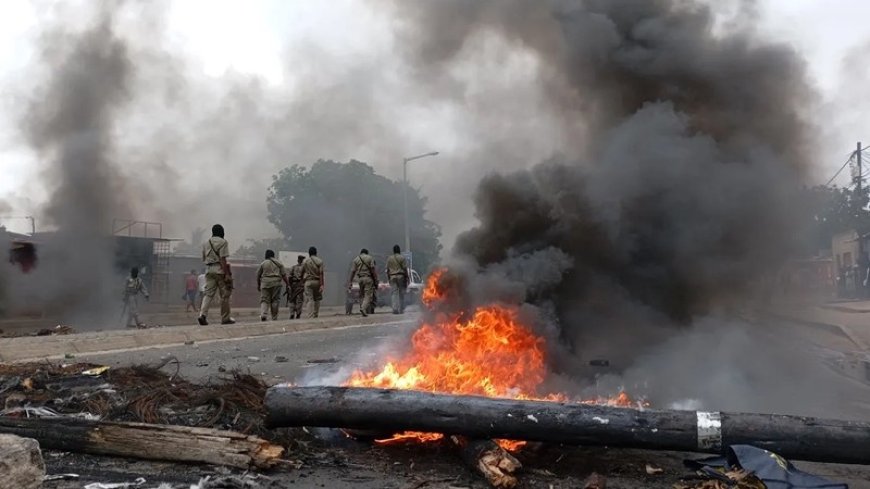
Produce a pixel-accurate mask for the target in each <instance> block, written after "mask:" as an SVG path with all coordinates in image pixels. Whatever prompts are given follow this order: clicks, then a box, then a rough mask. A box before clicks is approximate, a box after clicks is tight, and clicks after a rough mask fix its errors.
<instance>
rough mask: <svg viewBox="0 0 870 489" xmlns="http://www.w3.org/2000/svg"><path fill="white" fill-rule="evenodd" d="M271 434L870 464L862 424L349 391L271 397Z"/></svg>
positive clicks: (285, 392) (867, 432)
mask: <svg viewBox="0 0 870 489" xmlns="http://www.w3.org/2000/svg"><path fill="white" fill-rule="evenodd" d="M265 405H266V409H267V410H268V416H267V420H266V422H267V424H268V425H269V426H273V427H277V426H321V427H334V428H354V429H363V430H381V431H386V432H391V433H398V432H402V431H426V432H436V433H445V434H448V435H452V434H455V435H464V436H467V437H469V438H476V439H493V438H505V439H511V440H529V441H542V442H553V443H565V444H571V445H586V446H602V445H604V446H610V447H626V448H642V449H653V450H675V451H694V452H707V453H721V451H722V447H724V446H727V445H734V444H749V445H754V446H756V447H759V448H764V449H767V450H770V451H773V452H776V453H778V454H780V455H782V456H784V457H788V458H793V459H797V460H808V461H817V462H833V463H857V464H870V423H868V422H863V421H840V420H830V419H820V418H808V417H801V416H786V415H775V414H745V413H722V412H705V411H674V410H653V409H644V410H637V409H627V408H612V407H605V406H590V405H582V404H574V403H557V402H546V401H517V400H511V399H493V398H487V397H476V396H455V395H445V394H431V393H426V392H418V391H405V390H393V389H371V388H352V387H286V386H276V387H272V388H271V389H269V390H268V391H267V393H266V399H265Z"/></svg>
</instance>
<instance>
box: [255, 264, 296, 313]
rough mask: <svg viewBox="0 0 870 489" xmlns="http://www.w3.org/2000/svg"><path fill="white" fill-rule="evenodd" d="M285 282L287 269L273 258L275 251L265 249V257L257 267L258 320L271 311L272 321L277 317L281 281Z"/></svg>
mask: <svg viewBox="0 0 870 489" xmlns="http://www.w3.org/2000/svg"><path fill="white" fill-rule="evenodd" d="M282 282H283V283H284V284H285V285H287V286H288V288H289V285H288V284H287V270H286V269H285V268H284V264H283V263H281V262H280V261H278V260H276V259H275V252H274V251H272V250H266V259H265V260H263V263H260V267H259V268H257V291H258V292H259V293H260V321H265V320H266V312H270V313H271V317H272V321H275V320H277V319H278V306H279V305H280V304H281V283H282Z"/></svg>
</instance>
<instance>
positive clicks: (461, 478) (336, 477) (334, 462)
mask: <svg viewBox="0 0 870 489" xmlns="http://www.w3.org/2000/svg"><path fill="white" fill-rule="evenodd" d="M305 452H307V453H300V452H298V451H297V452H295V453H294V452H291V453H290V454H289V455H290V458H291V459H292V458H295V459H296V460H299V461H301V462H302V464H303V465H302V467H301V468H299V469H295V468H287V469H277V470H272V471H268V472H264V473H259V474H250V475H251V476H252V479H250V480H251V481H252V482H256V484H257V485H252V486H250V487H254V488H263V489H269V488H288V487H293V488H299V489H319V488H341V487H354V488H361V489H420V488H427V489H428V488H431V489H450V488H453V489H457V488H469V489H484V488H487V487H489V485H488V484H487V483H486V482H485V481H484V480H483V479H482V478H481V477H479V476H477V475H476V474H474V473H473V472H472V471H471V470H470V469H468V468H466V467H465V466H464V465H463V464H462V462H461V461H460V460H459V457H458V456H457V454H456V453H455V451H453V449H451V448H450V447H446V446H425V447H423V446H405V447H397V446H391V447H380V446H372V445H370V444H367V443H362V442H355V441H346V442H342V446H339V447H318V448H317V449H316V450H313V449H312V450H305ZM701 456H702V455H698V454H686V453H675V452H652V451H642V450H618V449H606V448H572V447H559V446H548V447H541V448H540V449H538V450H526V451H525V452H521V453H520V454H518V458H519V459H520V460H521V461H522V462H523V464H524V471H523V473H522V474H521V475H520V477H519V485H518V486H517V487H518V488H520V489H569V488H572V489H573V488H583V482H584V480H585V479H586V478H587V477H588V476H589V475H590V474H591V473H592V472H597V473H599V474H601V475H604V476H605V477H606V478H607V487H608V488H609V489H659V488H661V489H665V488H667V489H670V488H672V487H673V485H674V484H676V483H678V482H681V481H685V482H688V483H692V482H698V481H699V479H698V478H697V477H696V476H694V474H693V473H692V472H691V471H690V470H689V469H686V468H685V467H684V466H683V460H684V459H685V458H698V457H701ZM45 458H46V464H47V467H48V473H49V474H60V473H76V474H79V475H80V476H81V477H80V478H79V479H76V480H66V481H50V482H46V483H45V485H44V487H45V488H46V489H81V488H82V487H83V486H84V485H85V484H86V483H91V482H106V483H108V482H130V481H133V480H135V479H136V478H138V477H142V478H144V479H145V480H146V484H144V485H143V486H142V487H146V488H153V487H157V486H158V485H159V484H160V483H169V484H173V485H177V486H176V487H185V489H186V486H185V484H193V483H196V482H197V481H199V480H200V479H201V478H203V477H207V476H211V477H212V478H214V477H220V476H226V475H228V474H230V472H229V471H227V470H225V469H222V468H218V467H208V466H190V465H178V464H167V463H153V462H143V461H134V460H124V459H119V458H111V457H95V456H82V455H73V454H66V453H57V452H48V453H46V454H45ZM647 464H650V465H652V466H653V467H658V468H661V469H663V470H664V472H663V473H662V474H659V475H648V474H647V472H646V465H647ZM797 465H799V466H800V467H801V468H803V469H804V470H808V471H810V472H813V473H815V474H818V475H823V476H826V477H828V478H830V479H832V480H834V481H839V482H845V483H848V484H849V487H850V488H853V489H866V488H870V482H868V481H870V468H868V467H863V466H848V465H832V464H801V463H798V464H797ZM232 473H233V474H235V475H237V476H239V475H242V473H241V472H238V471H235V472H232ZM230 487H235V486H230ZM239 487H243V486H239Z"/></svg>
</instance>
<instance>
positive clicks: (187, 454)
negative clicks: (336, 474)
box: [0, 417, 284, 468]
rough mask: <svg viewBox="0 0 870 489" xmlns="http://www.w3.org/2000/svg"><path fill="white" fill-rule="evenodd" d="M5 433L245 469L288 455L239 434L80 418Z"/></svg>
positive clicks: (35, 421) (32, 421) (2, 421)
mask: <svg viewBox="0 0 870 489" xmlns="http://www.w3.org/2000/svg"><path fill="white" fill-rule="evenodd" d="M0 432H3V433H12V434H15V435H19V436H25V437H30V438H34V439H36V440H38V441H39V443H40V445H42V447H43V448H50V449H54V450H64V451H69V452H83V453H91V454H98V455H115V456H120V457H132V458H142V459H150V460H167V461H174V462H200V463H209V464H214V465H226V466H229V467H239V468H249V467H260V468H266V467H271V466H273V465H275V464H276V463H277V462H278V460H279V458H280V456H281V454H282V453H283V451H284V449H283V448H281V447H280V446H278V445H273V444H271V443H269V442H267V441H266V440H263V439H261V438H257V437H254V436H248V435H244V434H241V433H236V432H233V431H220V430H213V429H208V428H191V427H187V426H169V425H155V424H147V423H112V422H105V421H86V420H81V419H74V418H29V419H27V418H9V417H0Z"/></svg>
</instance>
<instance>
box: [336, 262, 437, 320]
mask: <svg viewBox="0 0 870 489" xmlns="http://www.w3.org/2000/svg"><path fill="white" fill-rule="evenodd" d="M423 285H424V284H423V281H422V279H421V278H420V274H419V273H417V271H416V270H414V269H411V273H410V280H409V281H408V288H407V289H406V292H405V303H406V304H416V303H417V302H418V301H419V300H420V294H421V293H422V292H423ZM359 300H360V299H359V282H357V281H356V280H354V281H353V283H352V284H351V286H350V291H349V292H348V294H347V297H346V299H345V303H344V307H345V313H347V314H350V313H351V312H352V311H353V306H354V304H359ZM389 305H390V284H389V282H380V283H379V284H378V288H377V290H376V291H375V304H374V306H375V307H382V306H389Z"/></svg>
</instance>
